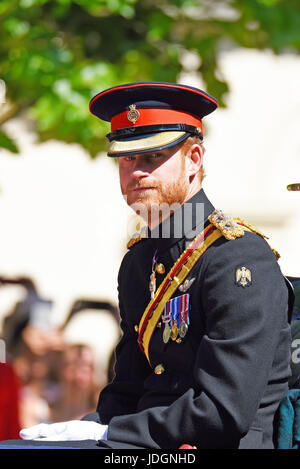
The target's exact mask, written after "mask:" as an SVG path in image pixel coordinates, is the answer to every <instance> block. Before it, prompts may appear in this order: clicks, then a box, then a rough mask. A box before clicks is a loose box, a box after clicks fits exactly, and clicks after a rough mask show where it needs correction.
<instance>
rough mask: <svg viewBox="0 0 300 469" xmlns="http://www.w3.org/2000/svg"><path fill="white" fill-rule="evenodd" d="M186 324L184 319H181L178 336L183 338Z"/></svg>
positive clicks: (186, 327) (186, 328) (186, 329)
mask: <svg viewBox="0 0 300 469" xmlns="http://www.w3.org/2000/svg"><path fill="white" fill-rule="evenodd" d="M188 328H189V327H188V325H187V323H186V322H185V321H182V322H181V323H180V326H179V336H180V337H181V338H182V339H183V338H184V337H185V336H186V333H187V331H188Z"/></svg>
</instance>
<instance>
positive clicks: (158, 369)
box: [154, 364, 165, 375]
mask: <svg viewBox="0 0 300 469" xmlns="http://www.w3.org/2000/svg"><path fill="white" fill-rule="evenodd" d="M164 371H165V369H164V367H163V365H162V364H159V365H156V367H155V368H154V373H155V374H156V375H161V374H162V373H163V372H164Z"/></svg>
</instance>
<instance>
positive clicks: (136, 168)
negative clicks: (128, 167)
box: [131, 158, 151, 179]
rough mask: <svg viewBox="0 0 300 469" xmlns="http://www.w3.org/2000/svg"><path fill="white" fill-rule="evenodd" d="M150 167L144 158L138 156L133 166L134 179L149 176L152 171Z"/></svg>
mask: <svg viewBox="0 0 300 469" xmlns="http://www.w3.org/2000/svg"><path fill="white" fill-rule="evenodd" d="M150 169H151V168H150V165H149V164H148V163H147V161H146V160H145V159H144V158H136V160H135V162H134V165H133V168H132V173H131V174H132V177H133V178H134V179H141V178H143V177H147V176H149V174H150V173H151V170H150Z"/></svg>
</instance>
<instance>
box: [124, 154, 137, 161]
mask: <svg viewBox="0 0 300 469" xmlns="http://www.w3.org/2000/svg"><path fill="white" fill-rule="evenodd" d="M124 160H125V161H134V160H135V157H134V156H132V155H129V156H124Z"/></svg>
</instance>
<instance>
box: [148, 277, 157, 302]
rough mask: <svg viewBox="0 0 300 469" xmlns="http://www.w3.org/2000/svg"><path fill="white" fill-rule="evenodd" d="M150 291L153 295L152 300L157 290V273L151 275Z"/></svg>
mask: <svg viewBox="0 0 300 469" xmlns="http://www.w3.org/2000/svg"><path fill="white" fill-rule="evenodd" d="M149 290H150V293H151V298H154V293H155V290H156V278H155V272H152V274H151V275H150V283H149Z"/></svg>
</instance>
